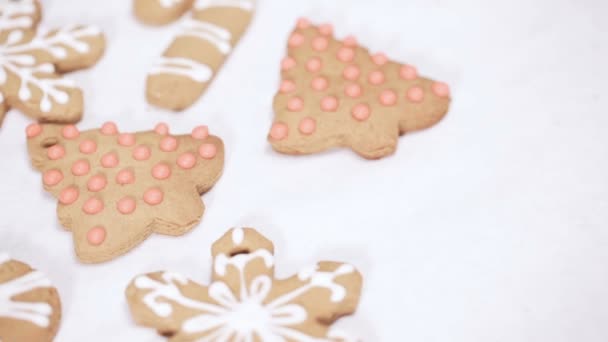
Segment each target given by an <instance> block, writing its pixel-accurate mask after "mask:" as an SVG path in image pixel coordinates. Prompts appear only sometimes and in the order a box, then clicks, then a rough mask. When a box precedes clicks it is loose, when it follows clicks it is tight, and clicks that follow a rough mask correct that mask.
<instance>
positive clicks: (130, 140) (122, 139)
mask: <svg viewBox="0 0 608 342" xmlns="http://www.w3.org/2000/svg"><path fill="white" fill-rule="evenodd" d="M118 143H119V144H120V145H122V146H133V145H135V135H133V134H131V133H123V134H121V135H119V136H118Z"/></svg>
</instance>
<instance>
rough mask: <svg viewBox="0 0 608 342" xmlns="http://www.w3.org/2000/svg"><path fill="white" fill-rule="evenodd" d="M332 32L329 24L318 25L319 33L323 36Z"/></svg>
mask: <svg viewBox="0 0 608 342" xmlns="http://www.w3.org/2000/svg"><path fill="white" fill-rule="evenodd" d="M333 32H334V27H333V26H332V25H331V24H323V25H321V26H319V33H321V34H322V35H324V36H329V35H331V34H332V33H333Z"/></svg>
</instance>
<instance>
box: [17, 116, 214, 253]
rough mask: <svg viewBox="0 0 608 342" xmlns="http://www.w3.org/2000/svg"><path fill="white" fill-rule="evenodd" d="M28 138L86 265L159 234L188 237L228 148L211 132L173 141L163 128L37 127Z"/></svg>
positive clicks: (46, 185) (199, 129)
mask: <svg viewBox="0 0 608 342" xmlns="http://www.w3.org/2000/svg"><path fill="white" fill-rule="evenodd" d="M26 133H27V137H28V148H29V153H30V156H31V159H32V163H33V165H34V167H35V168H36V169H38V170H39V171H40V172H42V182H43V184H44V188H45V189H46V190H47V191H49V192H50V193H51V194H52V195H53V196H54V197H56V198H57V199H58V201H59V203H58V206H57V215H58V216H59V221H60V222H61V224H62V225H63V226H64V227H65V228H66V229H67V230H70V231H71V232H72V233H73V236H74V244H75V248H76V254H77V255H78V257H79V258H80V259H81V260H82V261H83V262H86V263H96V262H102V261H106V260H110V259H112V258H114V257H117V256H119V255H121V254H123V253H125V252H127V251H129V250H130V249H131V248H133V247H135V246H136V245H138V244H139V243H140V242H142V241H143V240H144V239H146V238H147V237H148V236H149V235H150V234H152V233H159V234H165V235H173V236H178V235H182V234H184V233H186V232H188V231H189V230H190V229H192V227H194V226H196V225H197V224H198V223H199V221H200V220H201V217H202V215H203V211H204V205H203V202H202V201H201V197H200V195H201V194H203V193H205V192H207V191H208V190H209V189H210V188H211V187H212V186H213V185H214V184H215V183H216V182H217V180H218V179H219V177H220V175H221V173H222V169H223V164H224V145H223V143H222V141H221V140H220V139H219V138H218V137H215V136H212V135H209V132H208V130H207V127H205V126H200V127H196V128H195V129H194V130H193V131H192V134H190V135H172V134H170V133H169V127H168V126H167V125H166V124H162V123H161V124H158V125H157V126H156V128H155V129H154V130H153V131H147V132H140V133H121V132H119V131H118V128H117V127H116V125H115V124H114V123H111V122H108V123H105V124H104V125H103V126H102V127H101V129H95V130H89V131H83V132H81V131H79V130H78V129H77V128H76V127H74V126H73V125H68V126H61V125H39V124H32V125H30V126H29V127H28V128H27V132H26Z"/></svg>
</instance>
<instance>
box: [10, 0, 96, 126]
mask: <svg viewBox="0 0 608 342" xmlns="http://www.w3.org/2000/svg"><path fill="white" fill-rule="evenodd" d="M40 16H41V9H40V3H39V2H38V1H37V0H17V1H9V0H3V1H1V2H0V124H1V123H2V119H3V118H4V115H5V114H6V112H7V111H8V110H9V109H10V108H17V109H19V110H21V111H22V112H23V113H24V114H26V115H28V116H30V117H32V118H34V119H36V120H38V121H41V122H56V123H70V122H77V121H79V120H80V118H81V117H82V112H83V96H82V91H81V90H80V89H79V88H78V87H76V85H75V84H74V82H72V81H71V80H69V79H66V78H63V77H62V76H61V74H63V73H66V72H69V71H74V70H79V69H83V68H87V67H90V66H92V65H93V64H95V63H96V62H97V61H98V60H99V58H100V57H101V55H102V54H103V51H104V48H105V39H104V36H103V34H102V33H101V31H100V30H99V29H98V28H96V27H93V26H79V25H68V26H64V27H61V28H57V29H52V30H47V29H43V28H39V27H38V22H39V20H40Z"/></svg>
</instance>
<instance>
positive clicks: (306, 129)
mask: <svg viewBox="0 0 608 342" xmlns="http://www.w3.org/2000/svg"><path fill="white" fill-rule="evenodd" d="M298 129H299V130H300V132H301V133H302V134H305V135H311V134H313V133H314V132H315V130H316V129H317V122H316V121H315V119H313V118H310V117H306V118H304V119H302V121H300V126H299V127H298Z"/></svg>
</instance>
